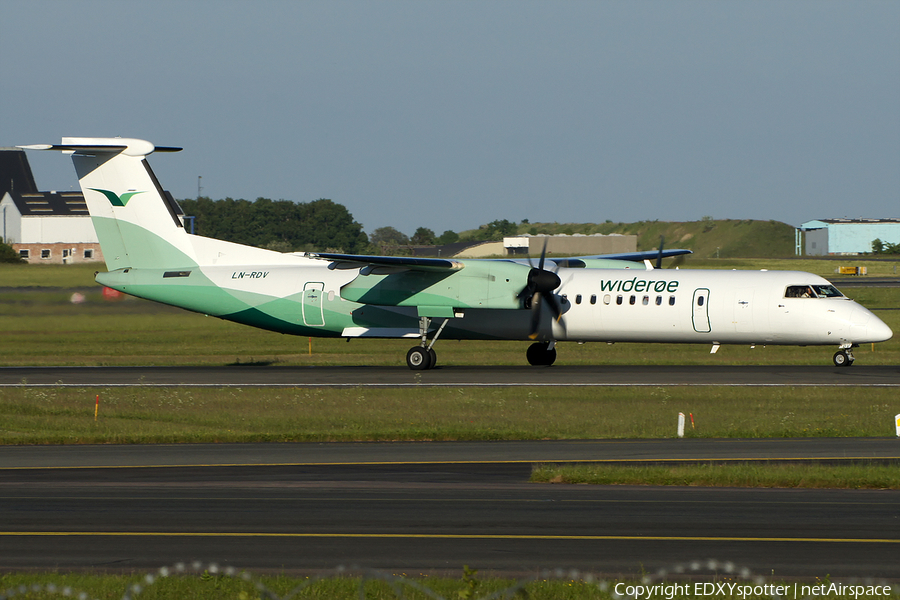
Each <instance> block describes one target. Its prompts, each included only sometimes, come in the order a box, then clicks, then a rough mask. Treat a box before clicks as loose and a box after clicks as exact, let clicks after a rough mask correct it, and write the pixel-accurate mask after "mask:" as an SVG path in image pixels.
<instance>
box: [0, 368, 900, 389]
mask: <svg viewBox="0 0 900 600" xmlns="http://www.w3.org/2000/svg"><path fill="white" fill-rule="evenodd" d="M37 385H41V386H107V387H112V386H206V387H216V386H254V387H294V386H297V387H302V386H327V387H357V386H363V385H364V386H374V387H415V386H451V387H458V386H478V387H496V386H506V387H508V386H529V387H534V386H663V385H677V386H682V385H684V386H705V385H729V386H830V387H834V386H865V387H876V386H877V387H900V365H897V366H894V365H891V366H870V365H854V366H852V367H834V366H783V365H768V366H755V365H754V366H718V365H715V366H707V365H702V366H697V365H693V366H681V365H600V366H596V365H586V366H581V365H579V366H567V365H558V366H553V367H530V366H485V367H471V366H446V367H440V366H439V367H438V368H435V369H431V370H428V371H411V370H409V369H408V368H406V367H381V366H379V367H343V366H342V367H322V366H316V367H279V366H268V365H260V366H209V367H2V368H0V387H10V386H37Z"/></svg>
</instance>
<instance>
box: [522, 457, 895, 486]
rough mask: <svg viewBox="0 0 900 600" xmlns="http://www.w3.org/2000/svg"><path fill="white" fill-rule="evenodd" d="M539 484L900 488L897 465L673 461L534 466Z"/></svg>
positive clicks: (533, 479)
mask: <svg viewBox="0 0 900 600" xmlns="http://www.w3.org/2000/svg"><path fill="white" fill-rule="evenodd" d="M531 481H533V482H537V483H591V484H599V485H700V486H717V487H783V488H851V489H864V488H869V489H872V488H874V489H892V490H896V489H900V469H898V468H897V467H896V465H873V464H865V463H861V464H852V465H822V464H784V463H740V464H721V463H704V464H691V465H675V466H620V465H603V464H581V465H556V464H541V465H535V467H534V469H533V472H532V474H531Z"/></svg>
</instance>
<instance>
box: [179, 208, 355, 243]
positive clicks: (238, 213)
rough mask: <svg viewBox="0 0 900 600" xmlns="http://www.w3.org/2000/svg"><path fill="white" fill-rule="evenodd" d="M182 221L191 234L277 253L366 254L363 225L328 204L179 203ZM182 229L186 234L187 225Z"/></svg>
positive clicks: (347, 213)
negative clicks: (191, 221)
mask: <svg viewBox="0 0 900 600" xmlns="http://www.w3.org/2000/svg"><path fill="white" fill-rule="evenodd" d="M179 204H181V208H182V210H184V214H185V215H186V216H187V217H189V218H190V217H192V218H193V219H194V223H193V225H194V232H195V233H197V234H198V235H202V236H205V237H211V238H216V239H220V240H226V241H229V242H235V243H237V244H245V245H248V246H257V247H259V248H268V249H270V250H276V251H278V252H311V251H319V252H326V251H331V252H346V253H350V254H358V253H363V252H366V251H367V250H368V249H369V238H368V236H367V235H366V233H365V232H364V231H363V230H362V225H361V224H359V223H357V222H356V221H354V220H353V215H351V214H350V212H349V211H348V210H347V208H346V207H345V206H343V205H341V204H338V203H336V202H332V201H331V200H328V199H327V198H320V199H319V200H314V201H313V202H292V201H290V200H270V199H268V198H257V199H256V201H255V202H250V201H249V200H234V199H232V198H225V199H224V200H211V199H210V198H205V197H201V198H197V199H188V200H180V201H179ZM185 225H186V226H187V227H188V229H189V230H190V223H189V222H186V223H185Z"/></svg>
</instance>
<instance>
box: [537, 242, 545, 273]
mask: <svg viewBox="0 0 900 600" xmlns="http://www.w3.org/2000/svg"><path fill="white" fill-rule="evenodd" d="M546 256H547V238H544V247H543V248H541V260H540V262H539V263H538V269H539V270H541V271H543V270H544V257H546Z"/></svg>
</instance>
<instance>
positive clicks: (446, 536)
mask: <svg viewBox="0 0 900 600" xmlns="http://www.w3.org/2000/svg"><path fill="white" fill-rule="evenodd" d="M0 537H139V538H141V537H182V538H184V537H199V538H225V537H237V538H285V539H299V538H332V539H340V538H343V539H436V540H563V541H651V542H669V541H671V542H805V543H811V542H815V543H855V544H900V539H878V538H870V539H867V538H791V537H730V536H721V537H715V536H668V535H647V536H641V535H529V534H489V533H483V534H481V533H470V534H454V533H260V532H250V533H247V532H243V533H242V532H193V533H191V532H167V531H135V532H130V531H0Z"/></svg>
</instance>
